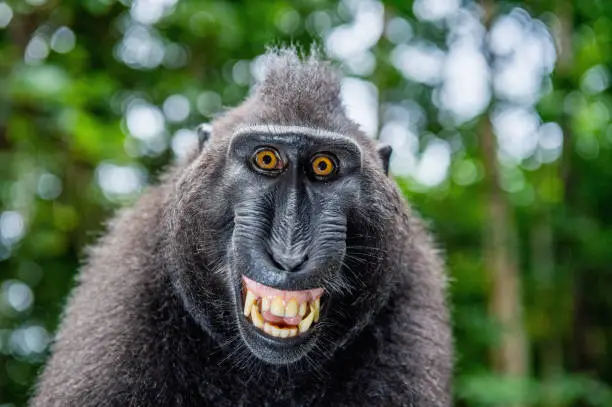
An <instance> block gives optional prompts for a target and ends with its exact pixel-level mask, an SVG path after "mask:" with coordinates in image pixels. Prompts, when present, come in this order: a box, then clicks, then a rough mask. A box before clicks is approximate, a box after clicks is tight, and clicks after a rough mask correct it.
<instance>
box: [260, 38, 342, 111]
mask: <svg viewBox="0 0 612 407" xmlns="http://www.w3.org/2000/svg"><path fill="white" fill-rule="evenodd" d="M264 61H265V64H264V73H265V76H264V79H263V81H261V82H260V83H259V84H258V86H257V88H256V92H255V97H256V98H257V99H258V100H259V101H261V102H263V103H264V104H265V105H267V106H271V107H275V108H277V109H279V110H285V111H291V112H293V115H295V116H297V117H294V119H298V120H299V119H300V118H302V119H305V120H306V121H308V119H309V118H310V119H312V118H316V117H317V116H321V119H323V117H322V116H327V117H329V116H344V108H343V106H342V101H341V98H340V85H341V77H340V74H339V73H338V71H337V70H336V69H335V68H334V67H333V66H332V64H331V63H330V62H329V61H327V60H325V59H324V58H323V57H322V56H321V52H320V51H319V49H318V48H317V47H315V46H313V47H312V48H311V49H310V51H309V52H308V53H305V52H302V51H300V50H298V49H297V48H296V47H295V46H290V47H274V48H269V49H268V50H267V52H266V54H265V60H264ZM302 116H303V117H302ZM307 116H310V117H307ZM300 121H301V120H300Z"/></svg>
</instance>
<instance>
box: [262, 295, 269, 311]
mask: <svg viewBox="0 0 612 407" xmlns="http://www.w3.org/2000/svg"><path fill="white" fill-rule="evenodd" d="M261 310H262V311H264V312H265V311H270V299H269V298H262V299H261Z"/></svg>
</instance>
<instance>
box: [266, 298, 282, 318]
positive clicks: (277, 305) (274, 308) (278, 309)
mask: <svg viewBox="0 0 612 407" xmlns="http://www.w3.org/2000/svg"><path fill="white" fill-rule="evenodd" d="M270 312H271V313H272V315H276V316H277V317H284V316H285V304H284V301H283V299H282V298H280V297H274V299H273V300H272V304H271V305H270Z"/></svg>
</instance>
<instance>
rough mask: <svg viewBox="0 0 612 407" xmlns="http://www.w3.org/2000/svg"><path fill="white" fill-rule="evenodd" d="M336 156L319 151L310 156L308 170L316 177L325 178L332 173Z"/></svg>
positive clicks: (334, 170)
mask: <svg viewBox="0 0 612 407" xmlns="http://www.w3.org/2000/svg"><path fill="white" fill-rule="evenodd" d="M336 162H337V161H336V158H335V157H333V156H332V155H330V154H326V153H319V154H317V155H315V156H314V157H312V159H311V161H310V167H311V168H310V170H311V171H312V174H313V175H314V176H315V177H317V178H327V177H329V176H331V175H333V174H334V173H335V172H336V171H337V169H338V165H337V164H336Z"/></svg>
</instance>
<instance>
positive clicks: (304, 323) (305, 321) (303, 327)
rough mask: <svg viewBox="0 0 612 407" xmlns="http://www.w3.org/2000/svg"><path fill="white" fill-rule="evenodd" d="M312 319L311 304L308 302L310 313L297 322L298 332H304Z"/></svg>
mask: <svg viewBox="0 0 612 407" xmlns="http://www.w3.org/2000/svg"><path fill="white" fill-rule="evenodd" d="M313 319H314V309H313V308H312V304H310V314H308V316H307V317H306V318H304V319H303V320H302V321H301V322H300V323H299V324H298V327H299V329H300V333H304V332H306V331H308V328H310V325H312V321H313Z"/></svg>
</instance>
